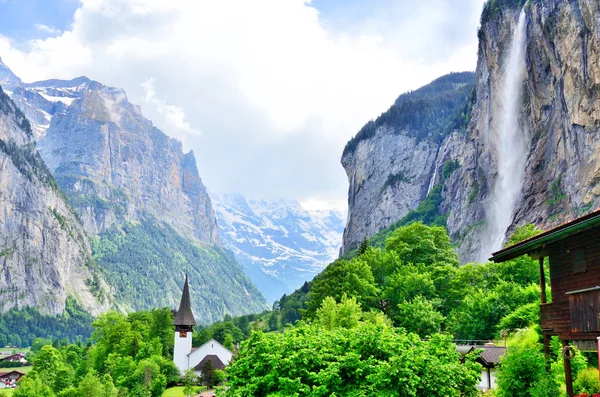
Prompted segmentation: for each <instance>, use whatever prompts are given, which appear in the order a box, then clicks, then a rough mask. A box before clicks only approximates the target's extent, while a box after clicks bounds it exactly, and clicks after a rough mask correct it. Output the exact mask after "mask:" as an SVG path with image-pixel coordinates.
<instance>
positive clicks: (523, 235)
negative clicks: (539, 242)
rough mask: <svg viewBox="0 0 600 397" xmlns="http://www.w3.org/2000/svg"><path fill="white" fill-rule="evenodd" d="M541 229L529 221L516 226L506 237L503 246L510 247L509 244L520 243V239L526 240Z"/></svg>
mask: <svg viewBox="0 0 600 397" xmlns="http://www.w3.org/2000/svg"><path fill="white" fill-rule="evenodd" d="M541 232H542V231H541V230H540V229H538V228H536V227H535V225H534V224H532V223H530V224H527V225H524V226H521V227H517V228H516V229H515V231H514V232H513V234H512V235H511V236H510V237H509V238H508V241H506V244H504V246H505V247H510V246H511V245H515V244H517V243H520V242H521V241H524V240H527V239H529V238H531V237H534V236H537V235H538V234H540V233H541Z"/></svg>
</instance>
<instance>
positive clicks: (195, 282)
mask: <svg viewBox="0 0 600 397" xmlns="http://www.w3.org/2000/svg"><path fill="white" fill-rule="evenodd" d="M92 251H93V256H94V259H95V260H96V262H97V263H98V265H99V268H100V269H102V273H103V274H104V277H105V279H106V281H107V282H108V283H109V285H111V287H112V288H114V290H115V299H116V301H117V302H118V305H119V306H120V307H121V308H123V309H125V310H127V311H130V310H142V309H148V308H155V307H164V306H168V307H177V305H178V303H179V297H180V294H181V286H182V283H183V278H184V274H185V272H186V271H187V272H188V273H189V277H190V292H191V295H192V302H193V303H194V306H193V309H194V314H195V315H196V317H197V320H198V321H199V322H201V323H208V322H212V321H216V320H220V319H222V318H223V316H224V315H225V314H234V315H239V314H246V313H254V312H261V311H262V310H264V309H265V308H267V306H266V302H265V301H264V298H263V297H262V295H261V294H260V292H259V291H258V290H257V289H256V287H255V286H254V285H253V284H252V283H251V282H250V280H249V279H248V278H247V277H246V276H245V275H244V274H243V271H242V268H241V266H240V265H239V264H238V263H237V262H236V261H235V259H234V258H233V255H232V254H230V253H229V252H226V251H223V250H221V249H219V248H217V247H215V246H211V245H208V244H206V245H199V244H196V243H194V242H192V241H191V240H189V239H187V238H185V237H182V236H181V235H180V234H178V233H177V232H176V231H175V230H173V228H171V227H170V226H168V225H167V224H165V223H161V222H159V221H157V220H156V219H154V218H146V219H144V220H143V221H141V222H139V223H132V222H131V223H126V224H125V225H123V226H121V227H114V228H112V229H111V230H110V231H109V232H105V233H102V234H100V235H99V236H98V237H94V238H93V240H92ZM263 302H265V303H263Z"/></svg>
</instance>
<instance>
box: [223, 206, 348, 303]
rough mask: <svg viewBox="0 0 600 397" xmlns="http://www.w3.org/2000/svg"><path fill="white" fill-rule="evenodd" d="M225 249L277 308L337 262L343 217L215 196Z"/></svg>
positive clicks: (327, 212) (300, 208) (332, 213)
mask: <svg viewBox="0 0 600 397" xmlns="http://www.w3.org/2000/svg"><path fill="white" fill-rule="evenodd" d="M211 197H212V199H213V205H214V208H215V212H216V214H217V222H218V224H219V229H220V231H221V237H222V240H223V243H224V244H225V246H227V247H228V248H230V249H231V250H232V251H233V252H234V254H235V255H236V257H237V259H238V261H239V262H240V263H241V264H242V266H243V267H244V270H245V271H246V274H247V275H248V276H249V277H250V279H251V280H252V281H253V282H254V283H255V284H256V285H257V287H258V288H259V289H260V290H261V292H262V293H263V295H265V297H266V298H267V299H268V300H269V301H271V302H273V301H274V300H276V299H279V298H280V297H281V295H283V294H284V293H289V292H292V291H293V290H295V289H296V288H298V287H300V286H301V285H302V284H303V283H304V282H305V281H307V280H311V279H312V278H313V277H314V276H315V275H316V274H318V273H319V272H320V271H321V270H323V268H324V267H325V266H327V264H329V263H330V262H331V261H332V260H334V259H335V258H336V257H337V254H338V250H339V246H340V244H341V239H342V233H343V230H344V223H345V216H344V214H343V213H342V212H341V211H338V210H331V211H323V210H319V211H307V210H305V209H304V208H302V206H301V205H300V203H298V202H297V201H288V200H274V201H267V200H254V199H246V198H245V197H243V196H242V195H240V194H212V195H211Z"/></svg>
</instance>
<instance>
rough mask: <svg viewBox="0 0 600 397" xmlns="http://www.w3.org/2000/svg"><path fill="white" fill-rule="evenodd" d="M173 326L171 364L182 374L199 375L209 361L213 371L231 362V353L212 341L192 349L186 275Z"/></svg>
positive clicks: (191, 317) (191, 321)
mask: <svg viewBox="0 0 600 397" xmlns="http://www.w3.org/2000/svg"><path fill="white" fill-rule="evenodd" d="M173 325H174V326H175V347H174V350H173V362H174V363H175V365H176V366H177V368H179V371H181V373H182V374H184V373H185V372H186V371H187V370H189V369H193V370H194V372H196V374H198V375H200V374H201V372H202V368H203V367H204V365H205V364H206V362H207V361H210V362H211V364H212V365H213V368H215V369H223V368H225V366H226V365H228V364H229V363H230V362H231V358H232V357H233V353H232V352H231V351H230V350H229V349H227V348H226V347H225V346H223V345H222V344H220V343H219V342H217V341H216V340H214V339H211V340H209V341H208V342H206V343H205V344H203V345H202V346H200V347H197V348H192V332H193V328H194V326H195V325H196V320H195V319H194V314H193V313H192V305H191V300H190V290H189V285H188V278H187V275H186V276H185V283H184V285H183V294H182V296H181V302H180V304H179V310H178V311H177V315H176V316H175V320H173Z"/></svg>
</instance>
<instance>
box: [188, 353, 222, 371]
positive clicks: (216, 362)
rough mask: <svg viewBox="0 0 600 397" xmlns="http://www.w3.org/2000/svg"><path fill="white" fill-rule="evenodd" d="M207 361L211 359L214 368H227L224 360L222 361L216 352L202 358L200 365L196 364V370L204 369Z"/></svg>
mask: <svg viewBox="0 0 600 397" xmlns="http://www.w3.org/2000/svg"><path fill="white" fill-rule="evenodd" d="M207 361H210V362H211V363H212V366H213V368H214V369H223V368H225V364H223V361H221V359H220V358H219V357H218V356H217V355H215V354H207V355H206V357H204V358H203V359H202V361H200V362H199V363H198V365H196V366H195V367H194V369H195V370H196V371H202V368H204V365H205V364H206V362H207Z"/></svg>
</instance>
